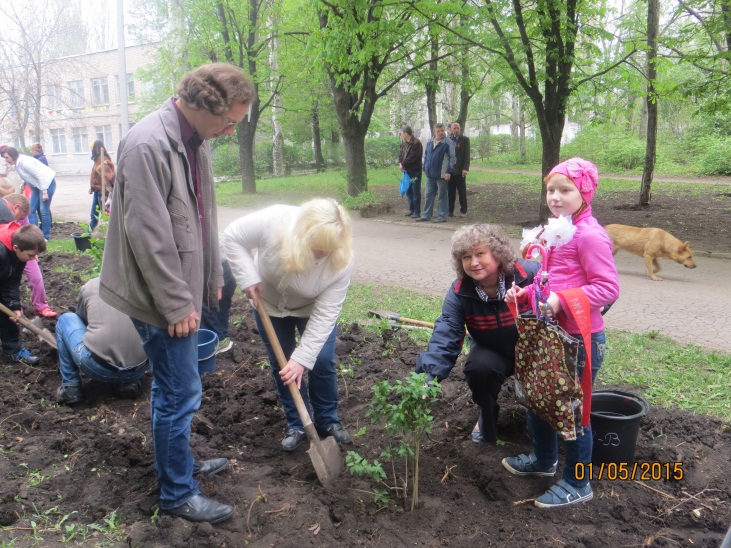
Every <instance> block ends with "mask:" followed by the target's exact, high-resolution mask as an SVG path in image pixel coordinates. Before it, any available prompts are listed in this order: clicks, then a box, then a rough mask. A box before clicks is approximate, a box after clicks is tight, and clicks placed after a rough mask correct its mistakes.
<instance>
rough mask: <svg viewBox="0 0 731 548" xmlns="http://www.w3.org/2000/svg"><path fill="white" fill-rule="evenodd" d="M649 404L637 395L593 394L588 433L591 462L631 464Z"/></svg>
mask: <svg viewBox="0 0 731 548" xmlns="http://www.w3.org/2000/svg"><path fill="white" fill-rule="evenodd" d="M649 410H650V404H649V403H647V400H646V399H645V398H643V397H642V396H640V395H639V394H633V393H632V392H621V391H619V390H597V391H596V392H594V393H593V394H592V396H591V429H592V432H593V435H594V446H593V449H592V454H591V462H592V463H594V464H601V463H609V462H616V463H623V462H624V463H628V464H629V463H631V462H633V461H634V460H635V446H636V444H637V435H638V434H639V431H640V420H641V419H642V417H644V416H645V415H646V414H647V412H648V411H649Z"/></svg>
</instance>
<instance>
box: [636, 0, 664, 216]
mask: <svg viewBox="0 0 731 548" xmlns="http://www.w3.org/2000/svg"><path fill="white" fill-rule="evenodd" d="M659 4H660V3H659V0H648V1H647V97H646V101H647V143H646V149H645V167H644V170H643V172H642V186H641V187H640V205H642V206H647V205H649V204H650V196H651V191H652V177H653V174H654V172H655V159H656V155H657V108H658V105H657V103H658V96H657V93H656V92H655V81H656V79H657V67H656V66H655V63H656V61H657V34H658V28H659V26H660V5H659Z"/></svg>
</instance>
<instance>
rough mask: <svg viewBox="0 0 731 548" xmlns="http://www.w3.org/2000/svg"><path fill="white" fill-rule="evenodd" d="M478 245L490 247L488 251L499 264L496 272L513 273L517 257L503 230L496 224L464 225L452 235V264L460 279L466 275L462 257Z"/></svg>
mask: <svg viewBox="0 0 731 548" xmlns="http://www.w3.org/2000/svg"><path fill="white" fill-rule="evenodd" d="M478 245H484V246H486V247H488V248H490V253H492V256H493V257H494V258H495V260H496V261H497V262H498V264H499V266H498V272H500V273H502V274H504V275H506V276H507V275H510V274H512V273H513V271H514V270H515V261H516V260H517V257H516V255H515V251H513V248H512V247H511V245H510V240H509V239H508V235H507V234H505V231H504V230H503V229H502V228H500V227H499V226H498V225H488V224H479V225H465V226H463V227H461V228H459V229H458V230H457V232H455V233H454V235H453V236H452V265H453V266H454V271H455V272H456V273H457V277H458V278H459V279H460V280H462V279H464V277H465V276H466V274H465V271H464V268H463V267H462V257H463V256H464V255H465V253H469V252H471V251H472V250H473V249H474V248H475V247H476V246H478Z"/></svg>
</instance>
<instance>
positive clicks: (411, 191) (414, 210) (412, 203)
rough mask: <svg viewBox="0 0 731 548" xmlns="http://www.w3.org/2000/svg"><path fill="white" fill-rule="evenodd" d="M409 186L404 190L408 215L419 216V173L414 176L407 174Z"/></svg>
mask: <svg viewBox="0 0 731 548" xmlns="http://www.w3.org/2000/svg"><path fill="white" fill-rule="evenodd" d="M409 177H411V184H410V185H409V188H408V190H406V199H407V200H408V201H409V213H411V214H412V215H417V216H420V215H421V171H417V172H416V173H414V174H411V173H409Z"/></svg>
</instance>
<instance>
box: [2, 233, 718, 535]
mask: <svg viewBox="0 0 731 548" xmlns="http://www.w3.org/2000/svg"><path fill="white" fill-rule="evenodd" d="M67 232H70V230H69V231H67ZM41 262H42V268H43V271H44V274H45V277H46V287H47V289H48V293H49V298H50V301H51V302H52V303H53V304H54V306H55V307H56V309H57V310H59V311H66V310H73V308H74V306H75V301H76V296H77V292H78V287H79V286H80V284H81V278H80V277H79V275H78V273H80V272H82V271H84V270H85V269H86V268H88V266H89V264H90V259H89V257H87V256H77V255H69V254H52V255H48V256H46V257H43V258H42V259H41ZM54 324H55V322H53V321H50V322H49V321H48V320H46V325H47V326H48V327H49V328H51V329H53V327H54ZM230 335H231V338H232V339H233V340H234V341H235V345H234V348H233V350H232V351H230V352H228V353H225V354H222V355H219V356H218V362H217V369H216V372H215V373H213V374H208V375H205V376H204V378H203V403H202V406H201V409H200V411H199V412H198V413H197V415H196V417H195V420H194V422H193V428H192V431H193V433H192V439H191V446H192V450H193V453H194V455H195V456H196V457H197V458H199V459H206V458H212V457H219V456H224V457H227V458H229V459H230V469H229V470H228V471H227V472H224V473H222V474H220V475H218V476H215V477H204V478H201V489H202V491H203V492H204V493H205V494H207V495H209V496H212V497H214V498H216V499H218V500H220V501H224V502H226V503H229V504H232V505H234V506H235V514H234V517H233V518H232V519H230V520H229V521H226V522H224V523H222V524H219V525H216V526H211V525H209V524H191V523H189V522H186V521H184V520H183V519H180V518H172V517H169V516H165V515H160V514H157V512H156V502H157V485H156V478H155V473H154V470H153V461H154V454H153V448H152V444H151V434H150V423H149V387H150V380H151V377H150V376H149V375H148V376H146V377H144V386H145V391H144V394H143V396H141V397H140V398H139V399H138V400H135V401H130V400H122V399H118V398H117V397H116V396H115V395H114V394H113V392H112V391H111V390H109V388H108V387H106V386H104V385H101V384H98V383H94V382H88V383H86V385H85V391H86V395H87V400H86V401H85V402H84V403H82V404H79V405H76V406H73V407H68V406H59V405H57V404H56V403H55V402H54V393H55V390H56V388H57V387H58V385H59V383H60V380H59V375H58V371H57V356H56V353H55V351H53V350H51V349H50V348H49V347H48V346H47V345H46V346H41V343H40V342H38V341H37V340H33V339H32V338H31V337H30V336H29V335H24V338H25V342H26V343H27V346H28V347H29V348H31V349H32V350H33V351H34V352H37V353H39V355H41V356H42V358H43V359H42V361H41V364H40V365H39V366H37V367H28V366H24V365H19V364H15V363H5V365H4V368H5V374H4V375H3V376H2V378H0V477H2V478H3V481H2V482H0V526H2V529H0V541H7V542H10V541H11V540H12V539H15V544H14V546H60V545H61V544H62V540H63V539H64V537H63V535H64V534H66V537H68V534H69V531H73V530H74V529H75V530H76V531H80V530H81V528H82V526H86V529H85V531H86V537H85V538H84V537H83V536H82V535H80V534H77V536H76V537H75V538H73V539H72V541H71V543H70V544H71V545H73V544H74V543H76V544H77V545H84V546H98V545H105V546H133V547H167V546H171V547H178V546H179V547H188V546H195V547H219V546H227V547H243V546H277V547H296V548H302V547H303V546H374V547H394V546H433V547H441V546H460V547H473V546H474V547H483V546H509V547H534V546H556V547H577V548H578V547H587V546H589V547H612V548H614V547H617V546H646V547H660V546H668V547H670V546H673V547H675V546H695V547H709V548H711V547H713V548H716V547H717V546H719V544H720V542H721V539H722V538H723V537H724V535H725V533H726V530H727V529H728V527H729V524H731V475H730V474H729V473H728V467H729V460H728V459H729V454H731V433H730V432H729V429H728V425H727V424H723V423H721V422H720V421H719V420H716V419H714V418H711V417H706V416H698V415H694V414H692V413H688V412H685V411H680V410H676V409H663V408H652V409H651V411H650V413H649V415H647V416H646V417H645V418H644V419H643V420H642V423H641V428H640V434H639V439H638V442H637V452H636V458H637V461H640V462H648V463H663V464H664V463H670V468H671V469H672V467H673V464H674V463H676V462H677V463H681V464H682V470H683V473H684V476H683V479H682V480H680V481H676V480H673V479H656V480H654V481H652V480H651V481H644V480H643V481H640V480H639V479H638V480H636V481H620V480H614V481H611V480H608V479H602V480H597V481H593V482H592V485H593V488H594V499H593V500H592V501H590V502H588V503H586V504H580V505H577V506H572V507H568V508H564V509H557V510H542V509H539V508H536V507H535V506H534V505H533V503H532V499H533V498H534V497H536V496H538V495H540V494H542V493H543V492H544V491H545V490H546V489H547V488H548V487H549V486H550V485H551V483H552V480H551V479H549V478H540V479H536V478H520V477H516V476H512V475H510V474H509V473H507V472H506V471H505V469H504V468H503V467H502V466H501V464H500V461H501V459H502V458H503V457H505V456H509V455H516V454H518V453H524V452H529V450H530V444H529V440H528V438H527V436H526V433H525V419H524V412H523V409H522V408H521V407H520V406H518V405H517V404H515V403H514V396H513V393H512V384H511V382H508V383H506V388H505V389H504V390H503V392H502V394H501V400H502V409H501V417H500V428H501V430H500V439H501V442H500V443H499V445H497V446H492V445H487V446H481V447H477V446H475V445H473V444H472V442H471V440H470V432H471V430H472V426H473V424H474V422H475V420H476V418H477V408H476V406H475V405H474V404H472V402H471V401H470V397H469V391H468V389H467V387H466V384H465V383H464V381H463V376H462V364H461V363H458V364H457V366H456V367H455V369H454V370H453V372H452V375H451V377H450V378H449V379H447V380H446V381H445V382H444V383H443V386H442V388H443V394H442V395H441V396H440V399H439V401H438V403H437V404H436V405H435V406H434V409H433V414H434V429H433V433H432V434H431V435H430V436H429V437H428V439H426V440H425V442H424V443H423V445H422V449H421V450H422V453H421V455H422V457H421V481H420V493H421V506H420V507H419V508H417V509H416V510H415V511H413V512H411V511H409V510H408V509H409V501H408V500H407V501H404V499H403V497H401V496H400V495H401V491H400V490H399V489H396V488H397V487H402V486H403V480H404V466H403V463H402V461H397V462H396V463H395V464H394V466H393V467H392V466H391V465H390V464H388V465H386V466H385V469H386V471H387V473H388V476H389V477H388V479H387V480H386V481H385V484H386V485H385V486H384V485H380V486H378V485H374V484H373V483H371V482H370V481H369V480H366V479H364V478H359V477H357V476H352V475H351V474H349V473H348V472H347V471H346V472H344V473H343V474H342V476H341V477H340V478H339V479H338V480H337V481H336V482H335V484H334V485H333V486H332V487H331V488H330V489H325V488H323V487H322V486H321V485H320V484H319V483H318V481H317V477H316V475H315V472H314V470H313V467H312V465H311V462H310V460H309V457H308V456H307V454H306V452H305V450H304V449H305V448H304V447H303V448H302V449H300V450H298V451H297V452H295V453H293V454H285V453H283V452H282V451H281V449H280V445H279V444H280V440H281V438H282V435H283V432H284V428H285V422H284V418H283V413H282V411H281V408H280V406H279V405H278V401H277V395H276V391H275V388H274V383H273V381H272V378H271V373H270V371H269V367H268V365H267V363H266V353H265V351H264V348H263V346H262V344H261V342H260V339H259V335H258V333H257V331H256V328H255V326H254V324H253V321H252V318H251V314H250V311H249V309H248V305H246V303H244V301H243V299H242V298H241V297H240V296H238V295H237V297H236V300H235V303H234V307H233V311H232V315H231V333H230ZM419 351H420V347H419V346H417V344H415V343H414V342H413V341H412V340H411V339H410V338H409V337H408V334H407V333H406V332H400V331H383V332H381V333H377V332H373V331H368V330H365V329H364V328H362V327H359V326H358V325H350V326H343V327H341V329H340V330H339V337H338V344H337V359H338V363H339V364H343V365H344V366H345V367H346V368H352V370H353V377H352V378H351V377H350V376H348V375H341V376H340V379H339V384H340V386H339V388H340V416H341V419H342V422H343V424H344V425H345V427H346V428H348V429H349V431H350V432H351V434H356V433H359V432H362V434H361V435H358V436H356V437H355V443H354V445H353V446H351V447H348V448H347V450H352V451H356V452H358V453H359V454H360V455H362V456H364V457H367V458H369V459H373V458H378V456H379V454H380V452H381V451H382V450H383V449H386V448H388V447H389V445H392V444H393V443H394V440H393V439H391V438H390V437H389V436H388V435H387V434H386V432H385V430H384V429H383V428H382V427H381V426H380V425H371V424H370V423H369V422H368V420H367V419H366V410H367V408H368V404H369V402H370V400H371V395H372V392H371V386H372V385H373V384H374V383H375V382H377V381H379V380H382V379H389V380H391V381H395V380H397V379H402V378H403V377H404V376H405V375H407V374H408V373H409V372H410V371H412V370H413V368H414V364H415V361H416V358H417V355H418V352H419ZM306 445H307V444H305V446H306ZM344 456H345V450H343V457H344ZM562 465H563V457H561V461H560V462H559V467H561V466H562ZM559 469H560V468H559ZM663 470H665V468H663ZM663 476H665V472H663ZM374 487H379V488H382V489H389V490H390V493H391V497H390V502H389V504H388V506H387V507H385V508H379V507H378V505H377V504H376V503H375V502H374V497H373V493H372V491H373V489H374ZM113 513H116V514H114V517H113V518H111V517H110V516H112V515H113ZM64 517H67V519H66V520H65V521H63V522H62V523H59V522H61V521H62V519H63V518H64ZM105 518H106V520H107V522H106V523H105ZM31 522H35V524H36V525H35V527H36V530H35V532H34V530H33V528H34V525H33V524H32V523H31ZM93 523H95V524H98V525H100V526H102V527H104V531H94V530H93V529H90V528H88V526H89V525H90V524H93ZM110 523H111V525H110ZM113 526H114V527H113ZM115 527H118V529H117V531H116V532H115V533H110V530H111V529H114V528H115ZM69 528H70V529H69ZM64 545H68V544H64Z"/></svg>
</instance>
